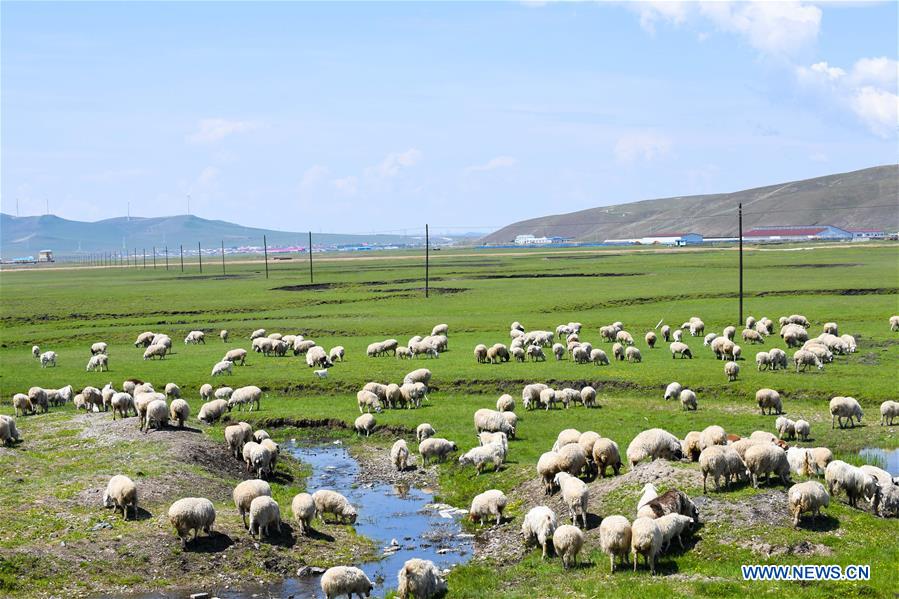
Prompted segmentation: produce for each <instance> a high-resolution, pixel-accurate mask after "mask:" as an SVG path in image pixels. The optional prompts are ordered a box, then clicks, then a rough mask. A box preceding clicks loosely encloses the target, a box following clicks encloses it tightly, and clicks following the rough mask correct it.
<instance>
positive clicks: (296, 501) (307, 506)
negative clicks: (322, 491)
mask: <svg viewBox="0 0 899 599" xmlns="http://www.w3.org/2000/svg"><path fill="white" fill-rule="evenodd" d="M290 509H291V511H292V512H293V519H294V521H295V522H296V523H297V526H298V527H299V529H300V534H303V535H307V534H309V531H310V530H312V518H314V517H315V502H314V501H312V495H310V494H309V493H298V494H297V495H295V496H294V498H293V501H292V502H291V503H290Z"/></svg>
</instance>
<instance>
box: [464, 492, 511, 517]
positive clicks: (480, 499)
mask: <svg viewBox="0 0 899 599" xmlns="http://www.w3.org/2000/svg"><path fill="white" fill-rule="evenodd" d="M507 503H508V499H507V498H506V495H505V493H503V492H502V491H499V490H497V489H490V490H489V491H484V492H483V493H481V494H479V495H475V497H474V499H472V500H471V507H470V508H469V510H468V517H469V518H470V519H471V521H472V522H478V523H481V522H483V521H484V520H485V519H487V518H491V519H492V518H494V517H495V518H496V524H497V525H499V524H500V523H501V522H502V519H503V510H504V509H506V504H507Z"/></svg>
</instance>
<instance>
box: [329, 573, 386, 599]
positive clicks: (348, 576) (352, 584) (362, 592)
mask: <svg viewBox="0 0 899 599" xmlns="http://www.w3.org/2000/svg"><path fill="white" fill-rule="evenodd" d="M321 587H322V593H324V594H325V599H334V598H335V597H342V596H344V595H346V596H347V597H348V598H351V597H352V596H353V595H359V597H360V598H361V597H368V596H369V595H371V591H372V589H373V588H374V585H373V584H372V583H371V580H369V579H368V576H366V575H365V572H363V571H362V570H360V569H359V568H354V567H352V566H334V567H333V568H328V569H327V570H326V571H325V573H324V574H322V579H321Z"/></svg>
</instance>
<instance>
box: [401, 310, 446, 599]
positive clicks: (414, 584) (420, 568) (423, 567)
mask: <svg viewBox="0 0 899 599" xmlns="http://www.w3.org/2000/svg"><path fill="white" fill-rule="evenodd" d="M443 326H445V325H443ZM397 582H398V586H397V591H396V595H397V597H399V599H408V598H409V597H415V599H431V598H432V597H438V596H442V595H443V594H444V593H446V590H447V587H446V579H445V578H444V576H443V573H442V572H441V571H440V569H438V568H437V566H436V565H435V564H434V562H432V561H430V560H424V559H418V558H412V559H410V560H408V561H406V563H405V564H403V567H402V568H400V571H399V573H397Z"/></svg>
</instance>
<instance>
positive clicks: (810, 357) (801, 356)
mask: <svg viewBox="0 0 899 599" xmlns="http://www.w3.org/2000/svg"><path fill="white" fill-rule="evenodd" d="M793 364H795V365H796V372H804V371H805V370H806V369H807V368H808V367H809V366H815V367H816V368H817V369H818V370H824V363H823V362H821V358H819V357H818V356H816V355H815V354H814V353H812V352H811V351H809V350H807V349H800V350H798V351H797V352H796V353H794V354H793Z"/></svg>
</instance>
